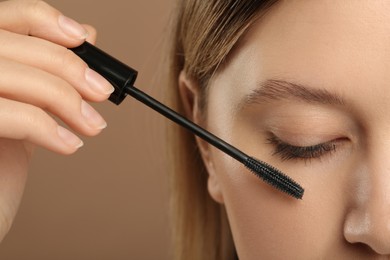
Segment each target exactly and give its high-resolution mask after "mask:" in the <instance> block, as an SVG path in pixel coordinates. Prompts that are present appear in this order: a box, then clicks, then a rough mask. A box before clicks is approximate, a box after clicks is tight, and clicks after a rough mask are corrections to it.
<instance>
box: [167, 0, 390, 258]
mask: <svg viewBox="0 0 390 260" xmlns="http://www.w3.org/2000/svg"><path fill="white" fill-rule="evenodd" d="M389 10H390V2H389V1H383V0H374V1H354V0H345V1H330V0H321V1H305V0H297V1H218V0H210V1H190V0H188V1H180V3H179V6H178V12H177V13H178V14H179V15H178V18H177V20H176V21H175V24H176V26H177V28H176V31H175V34H174V38H173V41H174V48H173V51H172V54H171V55H172V57H173V58H172V59H173V62H172V75H171V78H172V82H171V84H170V85H171V86H174V87H173V88H171V93H172V97H171V99H172V100H176V106H175V107H176V109H177V110H179V111H181V112H185V113H186V114H187V115H188V117H190V118H191V119H192V120H194V121H196V122H197V123H200V124H202V125H203V126H204V127H206V128H207V129H209V130H210V131H211V132H213V133H215V134H216V135H217V136H220V137H222V139H225V140H227V141H228V142H229V143H232V144H233V145H235V146H237V147H238V148H240V149H241V150H243V151H245V152H247V153H248V154H252V155H255V156H256V157H258V158H260V159H262V160H265V161H266V162H269V163H271V164H272V165H274V166H276V167H277V168H279V169H281V170H282V171H283V172H285V173H286V174H288V175H290V176H291V177H292V178H293V179H295V180H297V181H298V182H299V183H300V184H302V185H303V187H305V189H306V191H305V195H304V197H303V200H302V201H298V200H294V199H291V198H289V197H288V196H285V195H284V194H282V193H280V192H278V191H275V190H274V189H272V188H270V187H269V186H267V185H266V184H264V183H263V182H261V181H259V180H258V179H257V178H256V177H255V176H254V175H252V174H250V173H249V172H248V171H247V170H246V169H245V168H244V167H243V166H241V165H240V164H238V163H237V162H236V161H234V160H233V159H231V158H230V157H228V156H226V155H225V154H223V153H221V152H220V151H218V150H216V149H215V148H213V147H211V146H210V145H208V144H207V143H205V142H203V141H201V140H198V139H196V140H195V138H193V137H192V136H191V134H189V133H188V132H185V131H184V130H182V129H180V128H178V129H176V132H174V133H173V134H174V135H172V136H173V137H172V138H175V136H176V138H177V140H176V141H177V142H176V146H175V147H174V148H175V150H174V152H173V154H175V155H177V158H176V162H181V164H180V165H179V166H180V167H177V168H176V171H175V174H174V176H173V179H172V180H173V191H174V195H173V199H174V200H173V202H174V206H175V209H176V211H175V215H174V216H176V219H175V222H174V223H176V232H175V233H174V237H175V238H176V243H175V245H176V246H177V253H178V259H232V258H233V257H234V250H235V249H236V251H237V255H238V257H239V258H240V259H388V258H389V256H390V218H389V215H390V196H389V195H390V177H389V174H390V170H389V169H390V165H389V163H388V161H389V160H388V159H387V158H388V156H390V146H389V145H390V144H389V142H388V140H389V138H390V134H389V131H388V129H389V127H390V118H389V116H388V115H389V113H388V112H387V111H389V109H390V102H389V101H388V100H390V94H389V93H390V92H389V91H388V88H389V82H390V76H389V75H390V73H389V71H388V69H389V68H390V37H389V35H390V26H389V25H390V12H389ZM176 82H178V83H176ZM178 90H180V96H179V94H178ZM177 136H179V137H177ZM196 147H198V148H199V149H197V148H196ZM183 151H185V152H183ZM209 195H211V196H209ZM225 212H226V213H227V214H226V213H225ZM226 216H227V218H226ZM226 219H228V221H227V220H226ZM230 231H231V233H232V237H233V240H234V243H233V242H232V241H233V240H232V239H231V235H230ZM233 245H234V246H233Z"/></svg>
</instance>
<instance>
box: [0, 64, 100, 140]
mask: <svg viewBox="0 0 390 260" xmlns="http://www.w3.org/2000/svg"><path fill="white" fill-rule="evenodd" d="M0 71H1V72H2V74H3V75H2V77H0V96H1V97H3V98H7V99H12V100H15V101H19V102H23V103H28V104H31V105H34V106H37V107H40V108H42V109H44V110H47V111H49V112H50V113H52V114H54V115H56V116H57V117H59V118H60V119H61V120H63V121H64V122H65V123H66V124H68V125H69V126H70V127H71V128H73V129H75V130H76V131H78V132H80V133H82V134H85V135H96V134H98V133H99V132H100V131H101V130H102V129H103V128H105V127H106V125H107V124H106V122H105V121H104V119H103V118H102V117H101V116H100V115H99V113H97V112H96V111H95V110H94V109H93V108H92V107H91V106H90V105H89V104H88V103H86V102H85V101H84V100H82V98H81V96H80V95H79V94H78V93H77V91H76V90H75V89H74V88H73V87H72V86H71V85H70V84H69V83H67V82H66V81H64V80H62V79H61V78H58V77H56V76H54V75H52V74H49V73H47V72H45V71H42V70H39V69H37V68H34V67H30V66H27V65H25V64H20V63H17V62H15V61H10V60H6V59H4V58H0Z"/></svg>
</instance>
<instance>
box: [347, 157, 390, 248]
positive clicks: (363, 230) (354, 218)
mask: <svg viewBox="0 0 390 260" xmlns="http://www.w3.org/2000/svg"><path fill="white" fill-rule="evenodd" d="M375 165H376V167H375V168H374V167H360V171H359V172H358V174H357V178H356V181H355V185H354V187H355V188H354V189H355V190H354V192H353V195H352V197H353V203H352V204H353V206H352V207H351V208H350V210H349V211H348V213H347V215H346V218H345V223H344V237H345V239H346V240H347V241H348V242H349V243H359V244H366V245H367V246H368V247H370V248H371V249H372V250H373V251H375V252H376V253H377V254H379V255H390V163H389V162H388V161H381V162H380V163H379V164H378V163H376V164H375ZM386 165H387V166H386Z"/></svg>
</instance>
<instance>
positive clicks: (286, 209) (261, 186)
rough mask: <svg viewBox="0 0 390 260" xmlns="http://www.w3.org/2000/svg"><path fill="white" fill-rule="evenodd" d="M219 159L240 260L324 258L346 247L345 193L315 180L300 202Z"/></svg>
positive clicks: (216, 155) (215, 155) (220, 178)
mask: <svg viewBox="0 0 390 260" xmlns="http://www.w3.org/2000/svg"><path fill="white" fill-rule="evenodd" d="M213 159H214V166H215V170H216V174H217V176H218V181H219V183H220V187H221V192H222V194H223V198H224V204H225V207H226V211H227V214H228V218H229V223H230V226H231V230H232V234H233V238H234V242H235V246H236V249H237V252H238V255H239V257H240V259H276V258H277V259H280V258H282V259H288V258H291V257H292V256H295V257H299V258H301V259H318V258H321V257H323V256H324V255H326V254H328V253H329V252H330V251H331V249H335V248H336V247H337V246H336V245H340V244H342V243H340V242H341V240H342V239H343V237H342V233H340V232H341V231H342V229H343V214H344V213H343V210H342V209H343V202H342V201H340V200H338V199H337V198H340V197H341V196H340V194H339V193H341V192H342V189H341V188H340V189H338V188H337V187H335V186H333V187H332V190H331V191H330V189H329V187H327V188H321V187H323V186H324V185H323V180H321V181H318V182H317V181H312V182H310V181H309V182H308V183H306V184H310V187H311V188H310V189H308V190H307V194H306V195H305V197H304V200H295V199H292V198H290V197H288V196H286V195H284V194H283V193H280V192H279V191H277V190H275V189H274V188H272V187H270V186H269V185H268V184H265V183H264V182H263V181H261V180H259V179H258V178H257V177H256V176H254V175H253V174H251V173H250V172H249V171H248V170H246V169H245V167H243V166H241V165H240V164H239V163H237V162H236V161H235V160H233V159H231V158H230V157H228V156H226V155H224V154H222V153H221V152H219V151H216V150H213ZM317 188H318V190H317V191H316V189H317ZM338 190H340V192H338Z"/></svg>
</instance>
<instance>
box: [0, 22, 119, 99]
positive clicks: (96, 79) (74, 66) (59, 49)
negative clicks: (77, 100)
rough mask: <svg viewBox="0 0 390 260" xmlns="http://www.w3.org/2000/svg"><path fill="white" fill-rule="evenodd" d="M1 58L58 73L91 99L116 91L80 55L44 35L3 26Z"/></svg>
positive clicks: (100, 97)
mask: <svg viewBox="0 0 390 260" xmlns="http://www.w3.org/2000/svg"><path fill="white" fill-rule="evenodd" d="M93 35H94V34H92V36H93ZM0 57H5V58H7V59H11V60H15V61H17V62H19V63H24V64H27V65H29V66H32V67H37V68H39V69H41V70H44V71H46V72H48V73H50V74H53V75H56V76H57V77H60V78H62V79H64V80H66V81H67V82H68V83H69V84H71V85H72V86H73V87H74V88H75V89H76V90H77V91H78V92H79V93H80V94H81V96H82V97H84V98H85V99H87V100H91V101H95V102H97V101H103V100H106V99H107V98H108V97H109V95H110V94H111V93H112V92H113V91H114V88H113V87H112V85H111V84H110V83H109V82H108V81H107V80H106V79H104V78H103V77H102V76H100V75H99V74H98V73H96V72H94V71H93V70H90V69H88V66H87V64H86V63H85V62H84V61H82V60H81V59H80V58H79V57H78V56H77V55H76V54H74V53H73V52H71V51H70V50H68V49H67V48H65V47H63V46H60V45H58V44H55V43H52V42H49V41H46V40H43V39H40V38H36V37H30V36H24V35H20V34H16V33H12V32H8V31H4V30H1V29H0Z"/></svg>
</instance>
